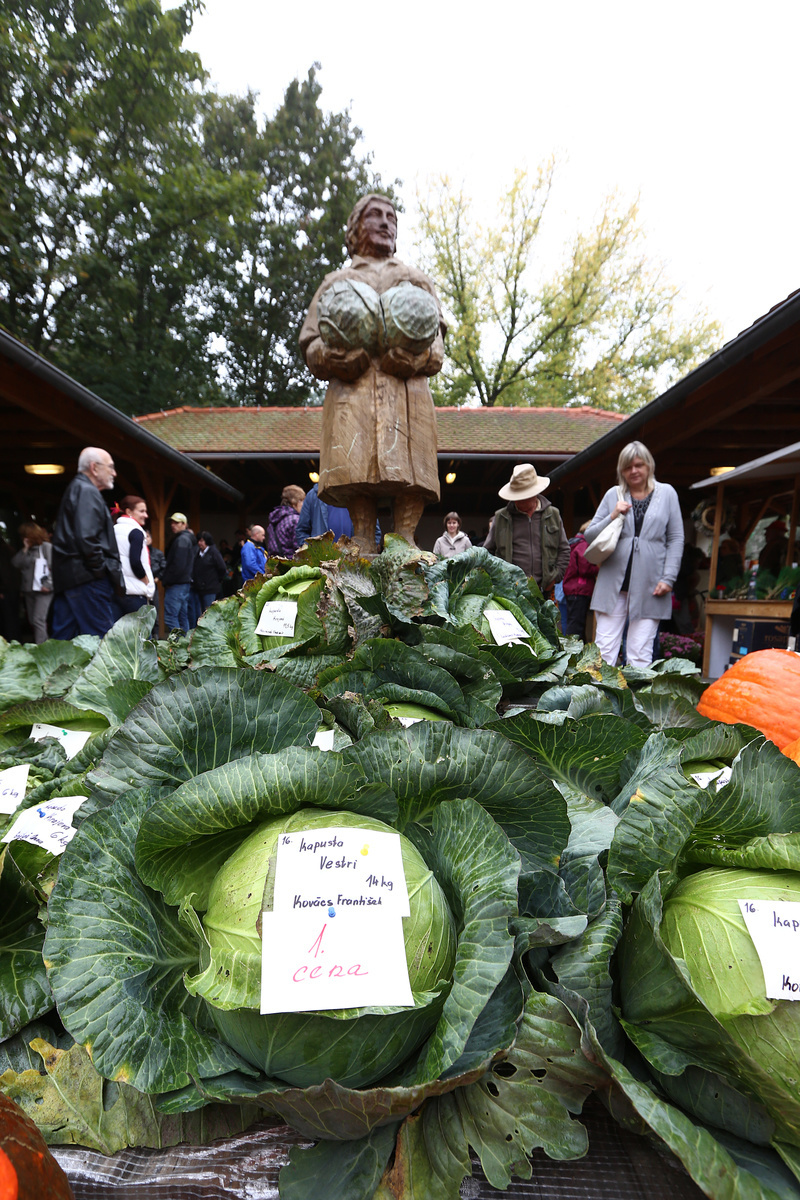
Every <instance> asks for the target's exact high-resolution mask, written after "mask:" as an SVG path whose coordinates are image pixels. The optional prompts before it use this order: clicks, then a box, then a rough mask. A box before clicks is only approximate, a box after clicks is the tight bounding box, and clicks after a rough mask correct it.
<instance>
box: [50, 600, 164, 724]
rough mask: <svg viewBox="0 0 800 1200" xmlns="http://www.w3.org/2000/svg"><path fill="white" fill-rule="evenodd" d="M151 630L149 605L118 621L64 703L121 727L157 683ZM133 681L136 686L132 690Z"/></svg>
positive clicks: (155, 659) (156, 664) (154, 649)
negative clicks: (100, 715)
mask: <svg viewBox="0 0 800 1200" xmlns="http://www.w3.org/2000/svg"><path fill="white" fill-rule="evenodd" d="M152 629H153V610H152V609H151V608H150V607H149V605H145V606H144V607H143V608H140V609H139V611H138V612H135V613H127V614H126V615H125V616H123V617H121V618H120V619H119V620H118V621H117V622H116V623H115V624H114V625H112V627H111V629H109V631H108V633H107V634H106V635H105V637H104V638H103V640H102V642H101V643H100V645H99V647H98V650H97V653H96V654H95V656H94V658H93V659H92V661H91V662H90V663H89V665H88V666H87V667H86V668H85V669H84V671H83V672H82V673H81V675H80V676H79V677H78V679H77V680H76V681H75V683H74V684H73V685H72V687H71V688H70V690H69V692H68V693H67V695H66V697H65V699H66V700H68V701H69V702H70V704H75V705H77V707H78V708H88V709H92V710H93V711H94V712H99V713H102V714H103V716H105V717H107V719H108V721H109V723H110V724H112V725H119V724H121V723H122V721H124V719H125V717H126V716H127V715H128V713H129V712H130V710H131V708H132V707H133V705H134V704H136V703H138V701H139V700H140V699H141V698H142V696H143V695H145V694H146V692H147V691H149V690H150V686H151V685H152V684H154V683H156V682H157V680H158V679H159V667H158V656H157V653H156V648H155V645H154V643H153V642H152V641H151V640H150V634H151V633H152ZM132 681H136V682H137V683H138V685H139V686H132Z"/></svg>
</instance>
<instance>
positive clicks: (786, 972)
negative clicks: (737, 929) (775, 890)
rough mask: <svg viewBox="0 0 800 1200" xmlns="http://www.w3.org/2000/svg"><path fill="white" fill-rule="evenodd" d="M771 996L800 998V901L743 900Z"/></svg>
mask: <svg viewBox="0 0 800 1200" xmlns="http://www.w3.org/2000/svg"><path fill="white" fill-rule="evenodd" d="M739 908H740V909H741V913H742V917H743V918H744V923H745V925H746V926H747V932H748V933H749V934H750V937H751V938H752V939H753V945H754V946H755V948H756V953H757V954H758V957H759V960H760V962H761V970H762V971H763V972H764V982H765V984H766V990H767V996H768V998H769V999H770V1000H800V901H797V900H740V901H739Z"/></svg>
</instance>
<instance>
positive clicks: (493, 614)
mask: <svg viewBox="0 0 800 1200" xmlns="http://www.w3.org/2000/svg"><path fill="white" fill-rule="evenodd" d="M483 615H484V616H485V617H486V620H487V621H488V622H489V628H490V629H491V631H492V637H493V638H494V640H495V641H496V642H497V645H498V646H506V645H507V644H508V643H509V642H517V641H519V640H520V638H527V637H529V636H530V635H529V634H528V633H526V632H525V630H524V629H523V628H522V626H521V625H520V623H519V621H518V620H517V618H516V617H515V616H514V614H513V613H511V612H508V611H507V610H506V609H504V608H488V609H484V612H483Z"/></svg>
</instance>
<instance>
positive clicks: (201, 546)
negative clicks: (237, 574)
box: [192, 529, 228, 612]
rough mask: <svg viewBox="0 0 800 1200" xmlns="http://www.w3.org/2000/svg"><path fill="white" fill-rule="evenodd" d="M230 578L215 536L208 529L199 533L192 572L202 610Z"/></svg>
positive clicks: (212, 601)
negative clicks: (215, 541)
mask: <svg viewBox="0 0 800 1200" xmlns="http://www.w3.org/2000/svg"><path fill="white" fill-rule="evenodd" d="M227 578H228V568H227V567H226V565H225V559H224V558H223V557H222V555H221V554H220V552H219V550H218V549H217V547H216V546H215V545H214V538H213V537H212V536H211V534H210V533H209V532H208V530H207V529H203V530H201V531H200V533H198V535H197V553H196V555H195V560H194V571H193V573H192V587H193V588H194V591H195V592H196V594H197V596H198V597H199V599H200V610H201V612H205V610H206V609H207V608H208V606H209V604H213V603H214V601H215V600H216V598H217V596H219V594H220V592H221V591H222V585H223V583H224V582H225V580H226V579H227Z"/></svg>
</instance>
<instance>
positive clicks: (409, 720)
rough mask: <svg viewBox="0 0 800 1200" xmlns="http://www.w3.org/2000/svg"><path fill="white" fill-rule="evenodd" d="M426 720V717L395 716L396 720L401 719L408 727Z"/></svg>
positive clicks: (401, 722) (402, 723)
mask: <svg viewBox="0 0 800 1200" xmlns="http://www.w3.org/2000/svg"><path fill="white" fill-rule="evenodd" d="M424 720H425V718H424V717H395V721H399V722H400V724H401V725H404V726H405V727H406V729H408V727H409V726H410V725H418V724H419V722H420V721H424Z"/></svg>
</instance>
